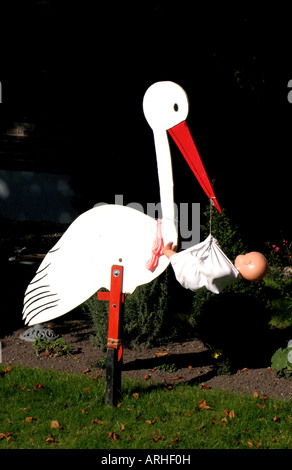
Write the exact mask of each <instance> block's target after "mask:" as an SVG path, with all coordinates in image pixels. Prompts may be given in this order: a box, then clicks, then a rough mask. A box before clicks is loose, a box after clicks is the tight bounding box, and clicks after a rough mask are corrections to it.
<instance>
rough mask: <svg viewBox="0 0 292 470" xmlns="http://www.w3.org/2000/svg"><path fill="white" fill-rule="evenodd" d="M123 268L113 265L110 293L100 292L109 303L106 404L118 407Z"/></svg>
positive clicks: (98, 295)
mask: <svg viewBox="0 0 292 470" xmlns="http://www.w3.org/2000/svg"><path fill="white" fill-rule="evenodd" d="M123 271H124V268H123V266H119V265H113V266H112V268H111V289H110V292H98V293H97V298H98V300H107V301H109V319H108V340H107V356H106V394H105V404H106V405H108V406H116V405H117V402H118V398H119V396H120V393H121V377H122V359H123V346H122V339H121V337H122V318H123V304H124V300H125V299H124V294H123V293H122V289H123Z"/></svg>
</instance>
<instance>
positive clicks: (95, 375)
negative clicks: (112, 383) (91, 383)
mask: <svg viewBox="0 0 292 470" xmlns="http://www.w3.org/2000/svg"><path fill="white" fill-rule="evenodd" d="M98 377H101V376H100V375H99V374H94V375H93V376H92V379H93V380H97V379H98Z"/></svg>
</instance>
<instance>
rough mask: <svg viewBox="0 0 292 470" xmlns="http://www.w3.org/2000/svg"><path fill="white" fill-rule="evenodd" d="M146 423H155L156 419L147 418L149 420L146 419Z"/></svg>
mask: <svg viewBox="0 0 292 470" xmlns="http://www.w3.org/2000/svg"><path fill="white" fill-rule="evenodd" d="M145 423H147V424H153V423H155V419H147V420H146V421H145Z"/></svg>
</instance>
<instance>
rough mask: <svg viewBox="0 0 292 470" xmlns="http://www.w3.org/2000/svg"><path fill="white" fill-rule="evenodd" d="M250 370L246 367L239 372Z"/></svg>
mask: <svg viewBox="0 0 292 470" xmlns="http://www.w3.org/2000/svg"><path fill="white" fill-rule="evenodd" d="M247 370H248V367H244V369H239V370H238V371H237V372H239V373H241V372H246V371H247Z"/></svg>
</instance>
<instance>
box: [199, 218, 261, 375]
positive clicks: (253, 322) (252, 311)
mask: <svg viewBox="0 0 292 470" xmlns="http://www.w3.org/2000/svg"><path fill="white" fill-rule="evenodd" d="M213 212H214V214H212V235H213V236H214V238H216V239H217V240H218V243H219V244H220V246H221V248H222V250H223V251H224V253H225V254H226V255H227V256H228V258H229V259H230V260H231V261H232V262H234V259H235V258H236V256H237V255H239V254H244V253H246V252H247V251H248V250H247V247H246V244H245V243H244V241H243V240H242V239H241V237H240V235H239V232H238V230H237V227H236V226H234V225H233V224H232V222H231V220H230V218H229V217H228V215H227V214H226V211H225V210H223V214H221V215H220V214H219V213H216V212H215V211H213ZM204 216H205V218H206V222H205V225H203V226H202V227H201V231H202V234H204V237H205V236H207V235H208V233H209V211H206V212H205V213H204ZM266 302H267V296H266V289H265V284H264V281H260V282H249V281H247V280H245V279H240V280H237V281H236V282H235V283H233V284H230V285H229V286H227V287H225V289H224V290H223V292H221V293H220V294H219V295H218V294H214V293H212V292H210V291H205V290H201V291H198V292H196V293H195V294H194V298H193V307H192V323H193V325H194V326H195V329H196V333H197V335H198V336H199V337H200V338H201V339H202V340H203V341H204V342H205V343H206V344H207V345H208V346H210V347H211V348H221V349H222V350H223V351H224V354H225V356H226V357H228V358H229V359H230V360H231V362H232V364H233V365H235V364H236V366H238V367H240V366H241V365H242V367H246V366H247V365H248V364H251V363H252V364H255V362H257V361H260V360H261V359H262V352H264V353H265V356H266V354H269V353H268V351H261V348H259V344H261V343H263V341H264V339H266V340H267V341H268V339H267V338H268V335H269V328H268V320H269V316H268V312H267V309H266Z"/></svg>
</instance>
